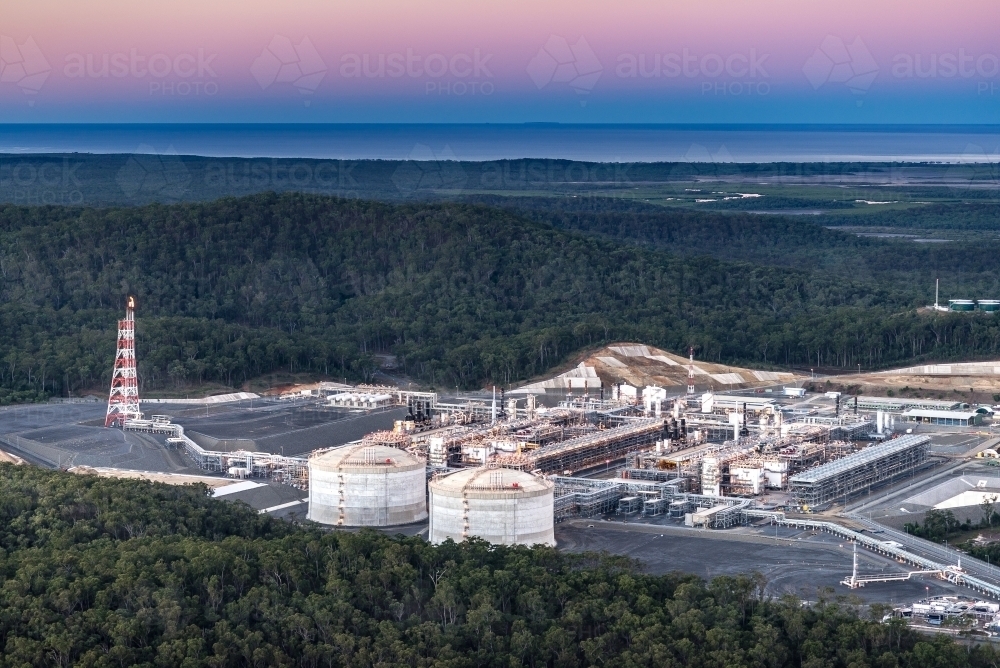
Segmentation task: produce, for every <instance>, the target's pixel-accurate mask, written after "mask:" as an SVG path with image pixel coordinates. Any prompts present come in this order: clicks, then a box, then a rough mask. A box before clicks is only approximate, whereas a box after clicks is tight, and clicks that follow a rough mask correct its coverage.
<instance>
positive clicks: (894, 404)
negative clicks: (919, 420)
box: [856, 397, 969, 413]
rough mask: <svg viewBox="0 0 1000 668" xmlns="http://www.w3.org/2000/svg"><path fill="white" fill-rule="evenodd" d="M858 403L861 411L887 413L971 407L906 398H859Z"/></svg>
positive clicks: (956, 403) (961, 403)
mask: <svg viewBox="0 0 1000 668" xmlns="http://www.w3.org/2000/svg"><path fill="white" fill-rule="evenodd" d="M856 402H857V406H858V408H859V409H860V410H863V411H886V412H889V413H901V412H903V411H905V410H907V409H910V408H923V409H927V410H932V411H957V410H961V409H963V408H968V407H969V404H967V403H963V402H961V401H940V400H937V399H906V398H904V397H857V398H856Z"/></svg>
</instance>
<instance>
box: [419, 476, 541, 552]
mask: <svg viewBox="0 0 1000 668" xmlns="http://www.w3.org/2000/svg"><path fill="white" fill-rule="evenodd" d="M554 490H555V485H554V484H553V483H552V482H551V481H549V480H546V479H545V478H541V477H538V476H534V475H531V474H530V473H525V472H524V471H516V470H514V469H502V468H485V467H481V468H474V469H464V470H461V471H458V472H456V473H452V474H450V475H446V476H442V477H440V478H436V479H434V480H431V482H430V504H431V507H430V518H431V519H430V530H429V532H428V539H429V540H430V542H431V543H433V544H435V545H436V544H439V543H443V542H444V541H446V540H448V539H449V538H451V539H452V540H454V541H455V542H461V541H463V540H465V539H466V538H469V537H471V536H476V537H478V538H482V539H483V540H487V541H489V542H491V543H495V544H498V545H537V544H542V545H551V546H554V545H555V544H556V539H555V533H554V529H553V516H552V510H553V509H552V504H553V499H554V497H553V495H554Z"/></svg>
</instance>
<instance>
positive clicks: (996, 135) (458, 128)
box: [0, 124, 1000, 163]
mask: <svg viewBox="0 0 1000 668" xmlns="http://www.w3.org/2000/svg"><path fill="white" fill-rule="evenodd" d="M2 153H8V154H9V153H16V154H26V153H100V154H107V153H129V154H134V153H158V154H178V155H199V156H207V157H235V158H255V157H262V158H323V159H341V160H364V159H376V160H377V159H382V160H470V161H486V160H502V159H517V158H546V159H566V160H582V161H592V162H678V161H684V162H741V163H754V162H911V163H912V162H937V163H982V162H1000V127H998V126H820V125H817V126H802V125H705V126H695V125H569V124H523V125H449V124H440V125H433V124H425V125H376V124H372V125H348V124H329V125H307V124H298V125H296V124H282V125H250V124H231V125H207V124H169V125H168V124H157V125H140V124H120V125H116V124H107V125H69V124H66V125H62V124H48V125H42V124H39V125H21V124H0V154H2Z"/></svg>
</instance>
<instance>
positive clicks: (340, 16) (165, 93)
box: [0, 0, 1000, 124]
mask: <svg viewBox="0 0 1000 668" xmlns="http://www.w3.org/2000/svg"><path fill="white" fill-rule="evenodd" d="M998 25H1000V3H997V2H995V0H953V1H950V2H940V1H934V2H931V1H928V0H916V1H914V0H910V1H908V2H902V1H897V0H874V1H873V0H836V1H835V2H826V1H824V2H821V1H819V0H794V1H792V0H754V1H749V0H698V1H696V2H695V1H690V0H689V1H685V2H678V1H676V0H656V1H652V0H646V1H635V0H632V1H629V0H617V1H616V2H608V1H607V0H602V1H600V2H593V1H590V0H541V1H539V0H530V1H523V0H505V1H504V2H499V1H485V0H438V1H435V2H428V1H420V0H405V1H404V0H391V1H390V0H383V1H379V0H366V1H365V2H345V1H343V0H283V1H282V2H274V1H273V0H272V1H270V2H264V1H263V0H169V1H168V0H143V1H142V2H135V0H127V1H126V0H88V1H87V2H71V1H69V0H32V1H31V2H17V3H5V6H4V7H3V8H2V9H0V122H7V123H52V122H56V123H67V122H87V123H160V122H174V123H178V122H179V123H187V122H202V123H231V122H251V123H256V122H269V123H270V122H273V123H278V122H285V123H288V122H290V123H296V122H311V123H315V122H325V123H372V122H376V123H526V122H563V123H848V124H857V123H866V124H867V123H893V124H910V123H914V124H916V123H930V124H970V123H971V124H991V123H998V122H1000V42H998V41H997V40H996V39H995V37H994V35H995V30H996V26H998Z"/></svg>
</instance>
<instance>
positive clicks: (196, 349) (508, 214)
mask: <svg viewBox="0 0 1000 668" xmlns="http://www.w3.org/2000/svg"><path fill="white" fill-rule="evenodd" d="M643 239H646V240H648V243H643V242H642V241H643ZM699 239H700V240H701V241H698V240H699ZM769 239H773V240H774V243H775V244H776V245H777V246H778V247H779V249H780V248H784V249H791V248H792V247H794V246H802V247H804V248H807V249H806V250H803V251H802V253H801V254H800V255H799V256H798V259H797V260H795V261H791V262H788V263H787V264H789V265H791V266H787V267H776V266H774V265H775V264H779V263H778V262H768V261H766V258H767V257H771V253H772V252H771V251H769V250H768V249H767V240H769ZM637 240H638V241H639V242H640V243H637ZM810 249H811V250H810ZM702 250H703V251H704V254H703V255H702V254H696V253H698V252H699V251H702ZM713 252H715V253H717V254H719V255H721V256H722V257H723V259H721V260H720V259H717V258H713V257H709V254H711V253H713ZM954 252H956V251H955V250H954V249H951V248H943V249H942V248H932V249H927V248H919V247H917V246H916V245H912V244H911V245H909V246H902V245H899V244H887V243H884V242H875V241H871V240H859V239H856V238H854V237H850V236H846V235H843V234H842V233H839V232H835V231H830V230H823V229H822V228H818V227H816V226H815V225H811V224H809V223H803V222H788V221H787V220H786V219H783V218H777V219H770V218H760V217H756V216H745V215H744V216H735V217H734V216H731V215H723V214H692V213H686V212H665V213H656V214H655V215H654V214H650V213H641V212H640V213H635V214H628V215H626V214H621V213H619V214H614V215H610V214H607V215H606V214H587V215H584V214H583V213H573V212H570V213H562V214H558V215H554V214H553V213H552V212H551V211H549V212H546V211H542V210H538V211H535V213H530V212H524V211H511V210H502V209H498V208H496V207H487V206H484V205H481V204H466V203H438V204H433V203H413V204H406V205H389V204H383V203H376V202H370V201H362V200H343V199H337V198H330V197H325V196H316V195H302V194H292V193H286V194H281V195H276V194H273V193H272V194H260V195H253V196H248V197H244V198H239V199H232V198H230V199H221V200H217V201H214V202H209V203H196V204H175V205H158V204H152V205H147V206H144V207H130V208H107V209H97V208H72V207H18V206H12V205H5V206H2V207H0V334H2V336H0V402H9V401H26V400H34V399H37V398H41V397H44V396H47V395H66V394H68V393H70V392H74V393H75V392H78V391H80V390H82V389H87V388H94V387H101V388H103V386H104V385H106V384H107V382H108V378H109V377H110V369H111V360H112V355H113V348H114V328H115V322H116V320H117V318H119V317H120V316H121V313H122V311H123V304H124V300H125V295H126V294H129V293H133V294H136V295H137V296H138V300H139V320H138V325H137V331H138V355H139V360H140V367H139V370H140V377H141V382H142V383H143V385H144V387H146V388H147V389H149V388H163V387H184V386H186V385H189V384H197V383H201V382H205V381H215V382H219V383H223V384H225V385H228V386H236V387H238V386H241V385H242V384H243V383H245V382H246V381H247V380H249V379H252V378H254V377H256V376H259V375H261V374H264V373H268V372H271V371H274V370H277V369H283V370H287V371H291V372H309V373H313V374H322V375H327V376H331V377H348V378H354V379H369V378H371V374H372V373H373V371H374V370H375V368H376V366H375V360H374V355H375V354H376V353H382V352H392V353H394V354H396V355H397V356H398V359H399V360H400V363H401V365H402V369H403V371H404V372H405V373H407V374H410V375H411V376H413V377H415V378H417V379H420V380H422V381H424V382H426V383H427V384H429V385H433V386H435V387H449V386H450V387H454V386H456V385H458V386H463V387H475V386H477V385H478V384H481V383H485V382H493V383H497V384H508V383H511V382H514V381H516V380H519V379H523V378H526V377H530V376H533V375H536V374H540V373H543V372H545V371H548V370H549V369H551V368H552V367H553V366H555V365H558V364H560V363H562V362H563V361H565V360H566V359H567V358H568V357H569V356H570V355H572V354H574V353H575V352H576V351H578V350H580V349H582V348H585V347H588V346H596V345H599V344H602V343H606V342H611V341H618V340H637V341H642V342H645V343H648V344H651V345H657V346H661V347H663V348H666V349H670V350H674V351H683V350H685V349H686V348H687V346H689V345H694V346H695V347H696V353H697V354H698V356H699V357H701V358H703V359H708V360H712V361H724V362H736V363H748V364H756V365H763V366H768V365H779V364H780V365H789V364H798V365H815V366H826V367H840V368H844V369H850V368H855V367H856V365H857V364H861V365H862V366H863V367H864V368H873V367H881V366H886V365H890V364H897V363H901V362H907V361H911V360H913V359H921V358H924V359H928V358H934V359H947V358H956V357H961V358H969V357H975V356H987V355H997V354H1000V318H997V317H995V316H990V315H986V314H972V315H937V316H930V315H923V314H918V313H917V312H916V310H915V308H916V307H917V306H920V305H922V304H926V303H928V301H929V294H928V293H929V292H930V287H931V286H932V285H933V283H932V280H931V276H930V275H929V274H930V272H931V271H932V270H930V269H928V268H927V267H934V266H937V265H936V263H938V262H943V261H942V260H940V258H941V257H948V254H949V253H954ZM967 252H968V255H969V257H968V258H967V260H966V261H965V262H964V263H963V264H962V267H963V268H965V273H964V276H965V278H964V279H963V280H966V281H967V282H975V284H976V285H977V286H979V287H980V288H981V289H982V291H983V292H985V291H987V290H988V289H992V288H991V286H994V285H995V283H996V280H997V277H996V275H995V272H993V271H992V266H993V263H992V259H991V257H992V256H991V255H990V254H991V253H992V252H994V251H993V249H991V248H989V247H988V246H983V247H982V248H980V249H978V250H977V249H976V248H968V249H967ZM810 253H812V255H810ZM818 253H831V254H836V255H837V257H841V258H845V260H844V261H845V262H846V261H848V260H847V259H846V258H847V256H849V255H854V256H856V257H859V258H861V259H860V260H859V261H860V262H861V263H862V264H864V263H867V262H872V263H875V262H877V263H879V264H881V265H886V266H888V267H889V268H891V269H892V270H893V271H897V273H896V274H892V273H891V272H890V273H885V272H882V273H881V274H879V273H877V272H871V273H870V274H869V275H865V274H864V273H863V272H861V271H860V270H859V271H857V272H843V273H838V272H832V271H825V270H823V271H821V270H820V269H822V267H823V266H824V265H822V264H818V263H817V260H816V257H817V255H816V254H818ZM889 253H891V256H890V255H889ZM880 254H881V256H882V257H881V258H879V256H880ZM935 254H940V255H935ZM855 261H858V260H855ZM814 263H817V264H816V265H815V266H812V265H813V264H814ZM977 263H978V264H977ZM908 267H912V270H911V269H910V268H908ZM886 271H888V269H887V270H886ZM894 277H895V278H894ZM918 278H919V279H921V280H920V281H918V280H917V279H918ZM897 279H898V280H897ZM924 279H926V280H924ZM989 294H992V293H989ZM974 296H976V297H983V294H982V293H980V294H976V295H974Z"/></svg>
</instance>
